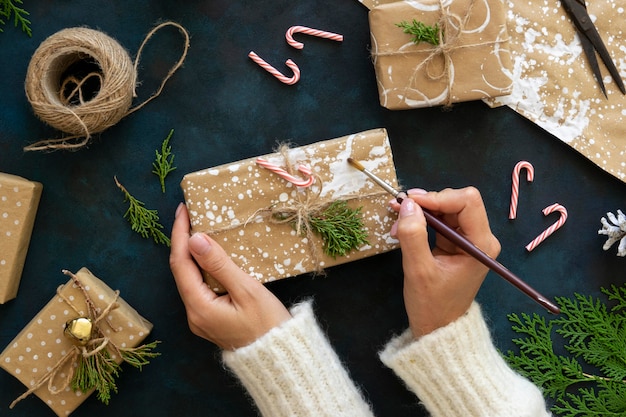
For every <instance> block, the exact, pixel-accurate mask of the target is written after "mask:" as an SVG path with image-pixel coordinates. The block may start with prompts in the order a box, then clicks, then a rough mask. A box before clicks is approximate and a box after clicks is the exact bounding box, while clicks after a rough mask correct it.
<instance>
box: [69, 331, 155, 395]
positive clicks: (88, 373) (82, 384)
mask: <svg viewBox="0 0 626 417" xmlns="http://www.w3.org/2000/svg"><path fill="white" fill-rule="evenodd" d="M159 343H160V341H158V340H157V341H154V342H152V343H148V344H145V345H142V346H139V347H136V348H121V347H117V346H113V348H114V351H115V352H117V353H118V354H119V355H120V357H121V359H122V361H123V362H126V363H128V364H130V365H132V366H134V367H135V368H139V369H140V370H141V368H142V367H143V366H144V365H147V364H149V363H150V361H149V359H151V358H155V357H157V356H159V355H160V353H158V352H154V351H153V349H155V348H156V346H157V345H158V344H159ZM109 346H111V345H110V344H109ZM121 370H122V367H121V366H120V364H119V363H117V362H116V361H115V360H114V359H113V357H112V356H111V353H110V352H109V350H108V348H105V349H101V350H99V351H97V352H95V353H94V354H92V355H89V356H86V357H85V356H83V355H80V356H79V360H78V364H77V366H76V371H75V373H74V377H73V378H72V382H71V387H72V389H73V390H74V391H82V392H89V391H91V390H92V389H95V390H96V393H97V395H96V396H97V398H98V400H100V401H102V402H103V403H105V404H108V403H109V400H110V399H111V392H114V393H117V385H116V384H115V378H117V377H118V376H119V373H120V371H121Z"/></svg>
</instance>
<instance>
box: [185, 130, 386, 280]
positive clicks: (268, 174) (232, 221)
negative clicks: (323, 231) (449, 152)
mask: <svg viewBox="0 0 626 417" xmlns="http://www.w3.org/2000/svg"><path fill="white" fill-rule="evenodd" d="M349 157H352V158H353V159H355V160H358V161H360V162H361V163H362V164H363V165H364V166H365V168H367V169H369V170H370V171H372V172H374V173H376V174H377V175H379V176H380V177H381V178H383V179H384V180H386V181H387V182H388V183H389V184H391V185H392V186H394V187H397V185H398V184H397V178H396V170H395V165H394V162H393V155H392V153H391V148H390V145H389V139H388V137H387V132H386V130H385V129H374V130H369V131H365V132H361V133H357V134H353V135H349V136H344V137H340V138H336V139H331V140H326V141H321V142H317V143H313V144H311V145H307V146H301V147H294V148H290V149H287V150H284V151H283V152H282V153H278V152H277V153H273V154H269V155H265V156H263V159H265V160H267V161H269V162H270V163H273V164H275V165H276V166H280V167H285V169H288V167H290V166H292V167H295V166H298V165H305V166H307V167H309V168H310V169H311V171H312V172H313V176H314V178H315V182H314V183H313V185H311V186H310V187H297V186H294V185H293V184H292V183H290V182H288V181H286V180H285V179H283V178H282V177H280V176H278V175H277V174H275V173H274V172H273V171H270V170H268V169H266V168H263V167H262V166H260V165H258V164H257V162H256V161H257V158H249V159H245V160H242V161H238V162H234V163H230V164H226V165H221V166H217V167H214V168H209V169H205V170H202V171H198V172H194V173H191V174H187V175H185V176H184V178H183V180H182V182H181V187H182V188H183V191H184V195H185V201H186V205H187V209H188V210H189V214H190V219H191V229H192V232H204V233H207V234H208V235H210V236H212V237H213V238H214V239H215V240H216V241H217V242H218V243H219V244H220V245H221V246H222V247H224V249H225V250H226V253H228V254H229V255H230V256H231V257H232V259H233V260H234V261H235V263H236V264H237V265H239V266H240V267H241V268H242V269H243V270H244V271H246V272H247V273H249V274H250V275H251V276H253V277H254V278H256V279H257V280H258V281H260V282H262V283H267V282H270V281H274V280H278V279H282V278H286V277H292V276H296V275H300V274H304V273H307V272H322V270H323V269H324V268H326V267H330V266H333V265H338V264H341V263H345V262H349V261H353V260H356V259H361V258H365V257H367V256H372V255H375V254H379V253H383V252H386V251H389V250H392V249H395V248H397V247H398V242H397V241H396V240H395V239H393V238H391V236H390V234H389V231H390V229H391V225H392V224H393V222H394V221H395V219H396V214H395V213H394V212H393V211H392V210H390V208H389V200H390V196H389V194H387V193H386V192H385V191H384V190H382V189H381V188H380V187H379V186H378V185H376V184H374V183H373V182H372V181H371V180H370V179H369V178H367V177H366V176H365V175H364V174H363V173H362V172H360V171H358V170H357V169H355V168H354V167H352V166H351V165H350V164H349V163H348V162H347V159H348V158H349ZM294 175H298V173H297V172H296V173H295V174H294ZM335 201H345V202H346V204H347V206H348V207H350V208H352V209H359V210H360V214H361V215H362V219H363V226H364V230H365V232H366V240H367V242H366V243H364V244H362V245H360V246H359V247H358V248H356V249H354V250H352V251H349V252H348V253H346V254H345V255H341V256H330V255H329V254H328V253H326V252H325V251H324V250H323V249H322V248H323V246H324V241H323V239H322V238H321V237H320V236H319V235H317V234H315V233H307V230H308V225H307V222H308V220H307V219H308V217H309V216H310V215H314V214H315V213H320V212H323V210H324V208H325V207H328V206H329V205H330V204H331V203H333V202H335ZM205 280H206V282H207V283H208V284H209V286H210V288H212V289H213V290H214V291H216V292H223V291H224V289H223V287H222V286H221V285H220V284H219V282H217V281H216V280H215V279H213V277H211V276H210V275H208V274H205Z"/></svg>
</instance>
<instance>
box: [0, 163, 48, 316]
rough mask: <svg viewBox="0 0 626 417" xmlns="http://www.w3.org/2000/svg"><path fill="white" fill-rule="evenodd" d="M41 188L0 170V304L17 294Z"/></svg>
mask: <svg viewBox="0 0 626 417" xmlns="http://www.w3.org/2000/svg"><path fill="white" fill-rule="evenodd" d="M42 189H43V186H42V185H41V184H40V183H38V182H34V181H29V180H27V179H24V178H21V177H18V176H16V175H11V174H5V173H2V172H0V304H2V303H5V302H6V301H8V300H11V299H13V298H15V296H16V295H17V290H18V287H19V282H20V278H21V275H22V270H23V268H24V261H25V259H26V252H27V250H28V245H29V243H30V237H31V233H32V230H33V225H34V223H35V216H36V214H37V207H38V206H39V199H40V197H41V191H42Z"/></svg>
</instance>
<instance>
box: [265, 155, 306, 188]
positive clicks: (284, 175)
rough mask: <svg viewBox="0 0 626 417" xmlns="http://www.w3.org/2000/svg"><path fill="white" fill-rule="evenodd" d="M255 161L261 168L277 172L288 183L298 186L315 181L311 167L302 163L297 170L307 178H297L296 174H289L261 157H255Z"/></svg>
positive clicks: (304, 185)
mask: <svg viewBox="0 0 626 417" xmlns="http://www.w3.org/2000/svg"><path fill="white" fill-rule="evenodd" d="M256 163H257V164H258V165H260V166H262V167H263V168H265V169H268V170H270V171H272V172H274V173H275V174H278V175H279V176H280V177H281V178H283V179H285V180H287V181H289V182H290V183H292V184H293V185H295V186H298V187H310V186H311V185H313V183H314V182H315V177H314V176H313V171H311V168H309V167H307V166H304V165H299V166H298V171H300V172H301V173H303V174H304V175H306V176H307V178H305V179H302V178H298V177H296V176H293V175H291V174H290V173H288V172H287V171H285V170H284V169H283V168H281V167H279V166H278V165H276V164H272V163H271V162H269V161H267V160H265V159H263V158H257V160H256Z"/></svg>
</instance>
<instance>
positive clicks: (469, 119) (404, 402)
mask: <svg viewBox="0 0 626 417" xmlns="http://www.w3.org/2000/svg"><path fill="white" fill-rule="evenodd" d="M24 2H25V4H24V7H25V8H26V9H27V10H28V11H30V12H31V15H30V19H31V21H32V28H33V37H32V38H28V37H27V36H26V35H24V34H23V33H21V32H20V31H19V30H18V29H15V28H13V27H12V26H11V25H6V26H5V27H4V33H0V103H1V111H0V171H1V172H7V173H11V174H16V175H21V176H24V177H26V178H29V179H31V180H36V181H40V182H42V183H43V185H44V192H43V196H42V199H41V204H40V207H39V211H38V215H37V220H36V223H35V228H34V231H33V235H32V240H31V245H30V249H29V252H28V257H27V260H26V265H25V268H24V273H23V276H22V281H21V286H20V291H19V294H18V297H17V299H15V300H13V301H10V302H8V303H7V304H5V305H1V306H0V349H3V348H4V347H5V346H6V345H8V344H9V342H10V341H11V340H12V339H13V337H15V335H17V333H18V332H19V331H20V329H22V328H23V327H24V325H26V324H27V323H28V322H29V321H30V319H31V318H32V317H33V316H34V315H35V314H36V313H37V312H38V311H39V309H40V308H41V307H43V305H44V304H45V303H46V302H47V301H48V300H49V299H50V298H51V297H52V296H53V295H54V292H55V290H56V288H57V286H58V285H60V284H61V283H64V282H66V277H65V276H63V275H62V274H61V269H70V270H72V271H77V270H78V269H80V268H81V267H82V266H86V267H88V268H90V269H91V270H92V271H93V272H94V273H95V274H96V275H97V276H99V277H100V278H101V279H103V280H104V281H105V282H107V283H108V285H109V286H111V287H112V288H113V289H119V290H121V293H122V297H123V298H124V299H126V300H127V301H128V302H129V303H130V304H131V305H133V306H134V307H135V308H136V309H137V310H138V311H139V312H140V313H141V314H142V315H144V316H145V317H146V318H148V319H149V320H150V321H152V322H153V323H154V331H153V333H152V334H151V335H150V337H149V340H154V339H158V340H161V341H162V342H163V343H162V344H161V345H160V346H159V351H160V352H161V353H162V355H161V356H160V357H159V358H157V359H155V360H154V361H153V362H152V363H151V364H150V365H148V366H147V367H145V368H144V370H143V371H142V372H139V371H138V370H136V369H133V368H131V367H128V366H126V367H125V368H124V372H123V373H122V374H121V376H120V378H119V383H118V386H119V390H120V392H119V394H116V395H114V396H113V398H112V400H111V403H110V405H109V406H104V405H103V404H101V403H99V402H98V401H97V400H96V398H95V396H92V397H91V398H89V399H88V400H87V401H86V402H85V403H84V404H83V405H82V406H81V407H79V408H78V409H77V410H76V412H75V413H74V414H73V415H75V416H77V417H80V416H151V417H160V416H173V415H181V416H187V417H194V416H212V417H218V416H254V415H256V410H255V408H254V406H253V405H252V404H251V402H250V401H249V400H248V398H247V397H246V395H245V393H244V391H243V390H242V389H241V388H240V387H239V386H238V383H237V381H236V380H235V379H234V378H233V377H232V376H230V375H229V374H228V372H227V371H225V370H224V368H223V366H222V365H221V363H220V360H219V357H220V355H219V351H218V349H217V348H215V347H214V346H213V345H212V344H210V343H209V342H206V341H204V340H202V339H200V338H198V337H196V336H194V335H192V334H191V333H190V331H189V330H188V327H187V323H186V318H185V312H184V308H183V305H182V303H181V301H180V299H179V296H178V293H177V291H176V288H175V285H174V282H173V279H172V276H171V273H170V270H169V267H168V254H169V251H168V249H167V248H166V247H164V246H158V245H156V244H155V243H153V242H152V241H150V240H145V239H142V238H141V237H140V236H139V235H137V234H135V233H134V232H132V231H131V229H130V226H129V225H128V224H127V223H126V220H124V219H123V218H122V216H123V214H124V212H125V210H126V207H127V205H126V203H125V202H124V197H123V195H122V194H121V193H120V191H119V190H118V189H117V188H116V186H115V183H114V180H113V177H114V176H115V175H116V176H117V177H118V178H119V180H120V181H121V182H122V183H123V184H124V185H125V186H126V187H127V188H128V190H129V191H130V192H131V193H132V194H133V195H135V197H137V198H139V199H140V200H142V201H144V202H145V203H146V205H147V206H148V207H150V208H156V209H158V210H159V213H160V214H161V219H162V222H163V224H164V225H165V228H166V229H167V231H168V233H169V229H170V228H171V224H172V219H173V214H174V210H175V208H176V206H177V205H178V203H179V202H180V201H182V199H183V195H182V192H181V190H180V188H179V186H178V184H179V182H180V180H181V178H182V176H183V175H184V174H185V173H188V172H193V171H196V170H199V169H203V168H208V167H212V166H215V165H220V164H224V163H228V162H232V161H236V160H239V159H243V158H248V157H252V156H256V155H262V154H265V153H269V152H271V151H272V149H273V147H274V146H275V145H276V143H277V141H285V140H289V141H291V142H293V143H295V144H297V145H305V144H310V143H313V142H316V141H320V140H325V139H330V138H334V137H339V136H343V135H347V134H351V133H355V132H360V131H363V130H367V129H371V128H377V127H385V128H387V129H388V131H389V136H390V140H391V145H392V149H393V152H394V156H395V162H396V165H397V172H398V177H399V178H400V180H401V182H402V183H403V184H404V185H405V186H407V187H422V188H426V189H433V190H437V189H441V188H444V187H462V186H466V185H475V186H477V187H478V188H479V189H480V190H481V191H482V193H483V197H484V199H485V204H486V206H487V210H488V212H489V215H490V219H491V223H492V227H493V231H494V233H495V234H496V235H497V236H498V238H499V239H500V240H501V242H502V246H503V250H502V254H501V256H500V257H499V260H500V261H501V262H502V263H503V264H505V265H507V266H508V267H509V268H510V269H511V270H512V271H514V272H516V273H517V274H518V275H520V276H522V277H523V278H524V279H525V280H526V281H527V282H528V283H530V284H531V285H532V286H534V287H535V288H536V289H537V290H539V291H540V292H542V293H543V294H545V295H546V296H548V297H550V298H552V297H554V296H570V295H572V293H573V292H574V291H578V292H584V293H588V294H594V295H597V294H599V288H600V287H601V286H607V285H610V284H612V283H615V284H620V285H621V284H623V283H624V275H625V273H624V271H625V270H626V259H623V258H618V257H617V256H616V254H615V253H616V248H615V247H613V248H612V249H611V250H610V251H607V252H605V251H603V250H602V245H603V243H604V241H605V237H603V236H598V234H597V231H598V229H600V227H601V225H600V218H601V217H602V216H604V215H605V214H606V212H607V211H611V212H615V211H616V210H617V209H620V208H621V209H626V204H625V203H626V201H625V198H624V197H625V192H626V186H625V185H624V183H622V182H620V181H618V180H617V179H615V178H614V177H612V176H610V175H608V174H606V173H605V172H603V171H601V170H600V169H599V168H597V167H596V166H595V165H593V164H592V163H591V162H589V161H588V160H586V159H585V158H583V157H582V156H581V155H579V154H578V153H577V152H575V151H574V150H572V149H571V148H569V147H568V146H566V145H565V144H563V143H561V142H560V141H559V140H557V139H556V138H554V137H552V136H551V135H549V134H548V133H546V132H545V131H543V130H542V129H540V128H539V127H537V126H535V125H534V124H532V123H531V122H529V121H527V120H526V119H524V118H522V117H521V116H519V115H518V114H516V113H515V112H513V111H512V110H511V109H509V108H498V109H490V108H488V107H487V106H486V105H485V104H483V103H482V102H471V103H463V104H456V105H454V106H453V108H452V109H451V110H448V111H445V110H442V109H441V108H427V109H416V110H410V111H396V112H392V111H388V110H386V109H384V108H381V107H380V106H379V104H378V95H377V90H376V83H375V76H374V69H373V66H372V63H371V60H370V58H369V46H370V45H369V42H370V41H369V27H368V22H367V10H366V8H365V7H364V6H362V5H361V4H359V3H358V2H357V1H356V0H335V1H328V0H325V1H321V0H318V1H283V0H275V1H258V0H257V1H251V0H248V1H234V0H233V1H230V0H204V1H198V0H188V1H176V2H175V1H166V0H160V1H157V0H151V1H136V0H135V1H118V0H109V1H93V0H89V1H87V0H83V1H71V2H70V1H68V0H60V1H54V2H52V1H29V0H24ZM165 20H174V21H177V22H179V23H181V24H182V25H183V26H184V27H186V28H187V30H188V31H189V33H190V35H191V48H190V50H189V54H188V57H187V59H186V61H185V65H184V67H183V68H182V69H180V70H179V71H178V72H177V73H176V74H175V75H174V77H173V78H172V79H171V80H170V81H169V83H168V84H167V86H166V88H165V91H164V92H163V94H162V95H161V96H160V97H159V98H157V99H156V100H154V101H153V102H151V103H149V104H148V105H147V106H146V107H144V108H143V109H141V110H139V111H138V112H136V113H134V114H132V115H130V116H128V117H127V118H125V119H123V120H122V121H121V122H120V123H118V124H117V125H116V126H114V127H112V128H111V129H109V130H107V131H105V132H104V133H102V134H100V135H97V136H96V137H95V139H94V141H93V142H92V143H91V145H90V146H89V147H88V148H86V149H82V150H80V151H77V152H54V153H24V152H23V151H22V148H23V147H24V146H25V145H27V144H29V143H32V142H35V141H37V140H40V139H44V138H50V137H57V136H58V132H55V131H54V130H53V129H51V128H49V127H47V126H46V125H44V124H43V123H42V122H41V121H39V120H38V119H37V118H36V117H35V116H34V114H33V112H32V109H31V107H30V105H29V103H28V102H27V100H26V98H25V95H24V89H23V83H24V78H25V74H26V68H27V66H28V63H29V60H30V57H31V56H32V54H33V52H34V51H35V49H36V48H37V47H38V46H39V44H40V43H41V42H42V41H43V40H44V39H45V38H46V37H47V36H49V35H51V34H53V33H55V32H57V31H59V30H61V29H63V28H68V27H74V26H83V25H84V26H89V27H91V28H94V29H98V30H101V31H104V32H106V33H108V34H109V35H111V36H112V37H114V38H116V39H117V40H118V41H119V42H120V43H121V44H122V45H123V46H124V47H126V48H127V49H128V50H129V52H130V53H131V55H132V56H133V57H134V55H135V53H136V51H137V49H138V47H139V45H140V44H141V42H142V40H143V38H144V36H145V35H146V33H147V32H148V31H149V30H150V29H151V28H152V27H153V26H154V25H155V24H156V23H158V22H160V21H165ZM292 25H305V26H310V27H314V28H318V29H323V30H329V31H333V32H338V33H341V34H343V35H344V37H345V40H344V42H343V43H336V42H333V41H329V40H322V39H316V38H313V37H309V36H302V35H301V36H299V37H298V36H297V37H298V38H299V39H301V40H302V41H303V42H304V43H305V48H304V49H303V50H302V51H298V50H295V49H293V48H291V47H289V46H288V45H287V44H286V42H285V40H284V34H285V31H286V30H287V28H289V27H290V26H292ZM181 45H182V40H181V38H180V36H179V35H178V33H177V32H176V30H175V29H172V28H170V29H166V30H164V31H162V32H160V33H158V34H157V35H156V36H155V37H154V38H153V40H152V41H151V42H150V43H149V45H148V47H147V50H146V53H145V55H144V57H143V59H142V60H141V66H140V70H139V79H140V80H141V81H142V83H141V85H140V86H139V88H138V93H139V97H138V98H137V100H136V101H135V103H139V102H140V101H141V100H143V99H145V98H146V97H148V96H149V95H150V94H151V93H152V91H153V90H154V89H155V88H156V86H157V85H158V82H159V80H160V79H161V78H162V77H163V76H164V74H165V73H166V72H167V70H168V69H169V68H170V66H171V65H172V64H173V62H174V61H176V59H177V58H178V55H179V53H180V50H181ZM250 50H254V51H255V52H257V53H258V54H259V55H260V56H262V57H263V58H265V59H266V60H267V61H269V62H270V63H272V64H273V65H274V66H276V67H277V68H278V69H280V70H281V71H285V72H287V71H288V70H287V69H286V68H285V67H284V64H283V63H284V61H285V60H286V59H288V58H291V59H293V60H294V61H295V62H296V63H297V64H298V65H299V67H300V69H301V71H302V78H301V80H300V82H299V83H297V84H296V85H294V86H286V85H284V84H281V83H280V82H278V81H277V80H276V79H274V78H273V77H272V76H270V75H269V74H268V73H266V72H264V71H263V70H262V69H260V68H259V67H258V66H257V65H256V64H254V63H253V62H252V61H250V59H249V58H248V57H247V54H248V52H249V51H250ZM172 128H173V129H175V133H174V135H173V137H172V140H171V145H172V148H173V152H174V153H175V163H176V166H177V167H178V169H177V170H176V171H174V173H173V174H171V175H170V176H169V177H168V178H167V192H166V193H165V194H162V193H161V190H160V186H159V184H158V180H157V178H156V176H154V175H153V174H152V173H151V170H152V166H151V164H152V161H153V160H154V150H155V149H157V148H159V147H160V144H161V142H162V140H163V139H164V138H165V137H166V135H167V133H168V132H169V130H170V129H172ZM522 159H523V160H527V161H530V162H531V163H532V164H533V165H534V166H535V170H536V173H535V181H534V183H532V184H530V185H528V184H526V183H525V182H524V181H522V186H521V193H520V194H521V196H520V205H519V215H518V219H517V220H515V221H509V220H508V207H509V198H510V188H511V179H510V176H511V170H512V168H513V166H514V165H515V163H516V162H517V161H519V160H522ZM554 202H559V203H561V204H563V205H564V206H565V207H567V209H568V211H569V219H568V220H567V223H566V224H565V226H564V227H563V228H562V229H560V230H558V231H557V232H556V233H555V234H554V235H553V236H551V237H550V238H549V239H548V240H547V241H546V242H544V243H543V244H542V245H540V246H539V247H538V248H537V249H536V250H535V251H534V252H532V253H527V252H526V251H525V249H524V246H525V245H526V244H527V243H528V242H529V241H531V240H532V239H533V238H534V237H535V236H536V235H537V234H539V233H540V232H541V231H542V230H544V229H545V228H546V227H547V226H549V225H550V224H552V223H553V222H554V221H555V220H556V218H557V217H556V215H553V216H550V217H547V218H544V216H543V215H542V213H541V210H542V209H543V208H544V207H546V206H548V205H550V204H552V203H554ZM327 272H328V276H326V277H316V278H312V277H311V276H309V275H304V276H300V277H297V278H292V279H287V280H284V281H281V282H277V283H274V284H272V285H271V286H270V288H271V289H272V290H273V291H274V292H275V293H276V294H277V295H278V296H279V297H280V298H281V300H283V301H284V302H285V303H286V304H287V305H291V304H292V303H294V302H296V301H299V300H302V299H305V298H309V297H313V298H314V300H315V309H316V312H317V315H318V317H319V320H320V321H321V323H322V327H323V328H324V329H326V330H327V332H328V334H329V337H330V340H331V342H332V343H333V345H334V346H335V347H336V349H337V351H338V353H339V355H340V356H341V359H342V360H343V361H344V362H345V364H346V366H347V367H348V368H349V370H350V372H351V375H352V376H353V378H354V380H355V381H356V382H357V384H359V386H360V387H361V388H362V390H363V392H364V393H365V395H366V396H367V398H368V399H369V400H370V401H371V403H372V406H373V408H374V411H375V413H376V415H377V416H381V417H403V416H420V415H426V414H425V413H424V411H423V410H422V409H421V407H420V406H419V405H418V400H417V399H416V398H415V397H414V396H413V395H412V394H410V393H409V392H408V391H406V390H405V388H404V387H403V385H402V383H401V382H400V381H399V380H398V379H397V378H396V377H395V375H394V374H392V373H391V372H390V371H389V370H388V369H386V368H385V367H384V366H383V365H382V364H381V363H380V362H379V360H378V358H377V351H378V350H380V349H381V348H382V346H383V345H384V343H385V342H386V341H387V340H388V339H389V338H390V337H391V336H392V335H393V334H395V333H398V332H400V331H402V330H403V329H404V328H405V326H406V317H405V313H404V307H403V304H402V271H401V267H400V254H399V252H392V253H388V254H384V255H380V256H376V257H373V258H368V259H364V260H361V261H357V262H353V263H350V264H346V265H342V266H338V267H334V268H330V269H328V271H327ZM479 301H480V302H481V303H482V305H483V306H484V310H485V313H486V315H487V317H488V319H489V324H490V326H491V328H492V329H493V333H494V339H495V343H496V345H497V346H498V347H499V348H501V349H503V350H507V349H510V348H512V347H513V345H512V342H511V338H512V337H513V336H514V334H513V333H512V332H511V330H510V326H509V324H508V321H507V319H506V314H507V313H510V312H529V313H532V312H540V313H542V314H543V311H542V309H541V308H540V307H539V306H538V305H536V304H535V303H534V302H533V301H532V300H530V299H528V298H527V297H526V296H524V295H523V294H522V293H520V292H519V291H517V290H516V289H515V288H513V287H512V286H511V285H510V284H508V283H506V282H505V281H504V280H502V279H501V278H499V277H498V276H497V275H495V274H493V273H490V274H489V276H488V277H487V279H486V281H485V284H484V286H483V288H482V289H481V291H480V294H479ZM302 360H306V358H302ZM24 389H25V388H24V387H23V386H22V385H21V383H19V382H18V381H17V380H16V379H14V378H13V377H12V376H10V375H9V374H7V373H6V372H4V371H2V372H0V410H2V411H0V415H3V416H4V415H7V416H50V415H53V413H52V412H51V411H50V410H49V409H48V408H47V406H46V405H44V404H43V403H42V402H41V401H40V400H39V399H37V398H36V397H31V398H29V399H27V400H25V401H22V402H21V403H19V404H18V405H17V406H16V408H15V409H13V410H8V405H9V403H10V402H11V401H12V400H13V399H15V398H16V397H17V396H19V395H20V394H21V393H22V392H23V391H24Z"/></svg>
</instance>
